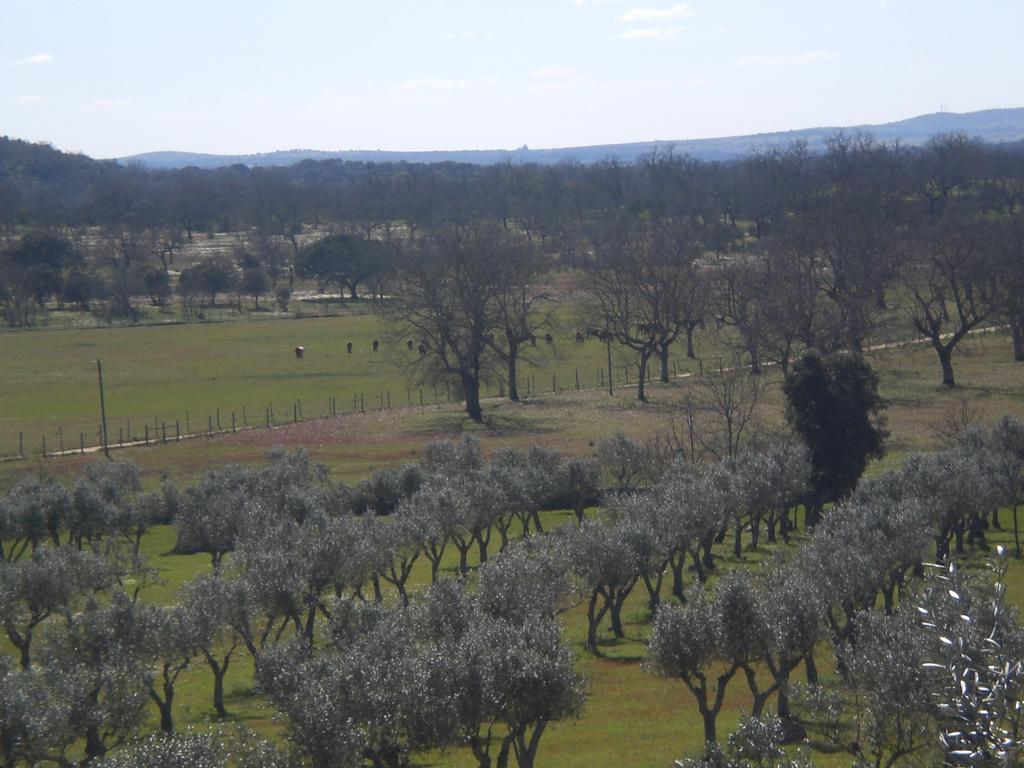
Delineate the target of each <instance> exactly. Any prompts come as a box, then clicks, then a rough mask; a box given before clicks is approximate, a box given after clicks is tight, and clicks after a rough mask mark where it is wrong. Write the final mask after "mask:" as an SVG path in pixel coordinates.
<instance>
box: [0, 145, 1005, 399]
mask: <svg viewBox="0 0 1024 768" xmlns="http://www.w3.org/2000/svg"><path fill="white" fill-rule="evenodd" d="M0 231H6V233H7V238H6V242H5V243H4V244H3V247H2V249H0V302H3V310H4V318H5V321H6V322H7V324H9V325H29V324H31V323H32V322H34V320H33V315H34V314H36V313H38V312H43V311H45V310H46V309H47V308H48V307H50V306H52V305H53V303H54V302H55V303H56V304H57V306H64V305H65V304H72V305H77V306H78V307H79V308H80V309H83V310H88V309H90V308H92V309H93V311H99V312H101V313H102V314H103V315H105V316H106V317H108V318H109V317H114V316H117V317H127V318H129V319H133V320H134V319H137V318H138V311H137V308H138V304H139V297H142V296H148V297H150V299H151V300H152V302H153V304H154V305H157V306H163V305H166V304H167V302H168V301H169V300H170V299H171V297H172V296H173V295H174V294H175V292H176V293H177V294H178V295H179V296H180V297H181V299H182V307H183V313H184V314H185V315H188V314H190V312H191V310H192V309H193V306H194V305H196V307H197V312H201V311H202V310H203V308H204V306H205V304H206V302H207V301H208V302H209V303H210V304H211V305H212V304H215V303H216V299H217V296H218V294H220V295H232V294H233V295H234V296H235V299H236V301H237V304H238V305H239V306H241V303H242V297H243V296H246V297H252V299H253V301H254V305H255V307H256V308H258V307H259V300H260V297H261V296H275V297H276V299H277V301H278V305H279V307H280V308H281V309H282V310H284V309H286V308H287V303H288V298H289V296H290V291H291V289H292V288H293V287H294V280H295V278H296V277H300V278H315V279H316V281H317V283H318V284H319V285H320V287H322V288H324V287H328V286H337V288H338V290H341V291H348V292H349V293H350V294H351V295H352V296H353V297H355V296H356V292H357V287H358V286H360V285H362V286H364V287H365V288H366V289H367V290H368V291H369V292H371V294H373V295H375V296H378V297H379V296H383V295H388V296H389V297H390V298H391V299H392V301H390V302H389V304H391V305H393V310H394V311H393V313H392V319H394V320H396V321H397V322H396V323H395V324H394V325H395V326H396V327H400V329H401V332H402V333H403V336H402V338H406V339H411V338H417V339H419V340H420V342H421V343H422V346H423V349H424V350H432V353H431V354H428V355H425V356H424V359H425V360H426V361H434V360H436V359H437V358H438V354H437V353H438V352H440V351H442V350H443V351H444V355H443V357H444V358H445V359H443V360H441V365H440V367H441V369H443V374H444V376H447V377H449V378H452V379H453V380H454V379H455V378H457V379H459V380H460V381H461V383H462V386H463V388H464V391H466V392H467V393H469V394H471V393H472V392H474V391H476V390H477V389H478V387H479V383H480V381H481V380H483V379H486V378H487V377H488V375H489V372H490V371H493V370H495V369H496V368H502V367H506V364H507V368H508V373H509V381H510V382H512V381H514V375H513V370H514V367H515V359H516V357H517V354H518V353H517V347H518V345H520V344H522V342H523V341H525V340H527V339H530V338H531V337H533V336H535V335H536V334H537V333H538V331H539V332H540V333H544V328H543V326H544V318H543V314H544V313H543V312H541V311H540V307H541V306H542V301H543V300H546V299H547V298H548V296H547V295H546V293H545V291H544V285H545V282H546V281H547V274H548V273H549V272H550V271H551V270H554V269H559V268H581V269H582V271H583V277H582V279H581V281H580V283H579V284H580V285H581V286H582V287H583V288H584V293H585V295H586V301H584V302H583V304H585V305H586V306H582V307H581V308H582V309H583V314H584V315H585V316H586V319H585V322H586V326H587V327H586V330H587V331H588V332H591V333H592V335H597V336H599V337H608V338H612V339H614V340H615V341H617V342H618V343H620V344H623V345H625V346H627V347H629V348H631V349H633V350H634V351H636V352H637V354H638V357H639V366H640V370H639V372H638V375H639V380H641V381H642V380H643V378H644V377H643V373H644V368H645V366H646V364H647V361H648V360H649V359H651V358H652V356H656V357H657V358H659V359H660V360H661V362H662V378H663V379H664V380H667V372H666V371H667V359H668V349H669V346H670V345H671V344H673V343H675V341H676V339H677V338H680V336H682V338H685V339H686V340H687V342H688V352H690V353H691V354H692V333H693V329H694V328H695V327H698V326H706V325H707V323H708V322H709V321H712V322H713V323H714V327H715V328H716V329H721V328H728V329H730V333H729V334H728V338H727V339H724V343H727V344H731V345H733V346H734V347H735V348H736V350H737V351H738V352H740V353H742V354H743V356H744V357H745V358H747V359H748V360H749V364H750V366H751V368H753V369H754V370H757V369H758V368H759V367H760V365H761V364H762V363H776V364H778V365H779V366H780V367H781V368H782V370H784V371H785V370H786V369H787V368H788V365H789V362H790V361H791V360H792V359H794V358H795V356H796V355H798V354H799V353H800V351H801V350H804V349H817V350H819V351H821V352H823V353H830V352H834V351H837V350H844V349H845V350H853V351H857V352H859V351H863V350H864V349H865V348H866V347H870V346H871V345H873V344H877V343H879V342H880V341H885V340H886V339H885V337H883V336H881V335H880V333H879V329H880V328H881V326H882V325H883V324H884V323H891V322H894V321H897V320H899V318H905V322H904V321H901V322H903V324H905V325H906V326H908V328H907V330H908V331H910V332H912V333H913V334H915V335H917V336H918V337H921V338H924V339H926V340H927V341H928V342H929V343H930V344H931V346H932V347H933V348H934V351H935V353H936V355H937V356H938V358H939V362H940V364H941V367H942V376H943V382H944V383H945V384H946V385H948V386H952V385H954V383H955V379H954V374H953V367H952V355H953V351H954V349H955V348H956V346H957V344H958V343H959V342H960V341H961V340H962V339H963V338H964V337H965V336H966V335H967V334H968V333H970V332H972V331H974V330H976V329H979V328H982V327H985V326H986V325H1008V326H1009V328H1010V330H1011V332H1012V336H1013V342H1014V356H1015V359H1017V360H1024V151H1022V150H1021V149H1019V148H1014V147H1012V146H1009V145H986V144H982V143H979V142H976V141H973V140H971V139H968V138H967V137H966V136H965V135H964V134H940V135H937V136H935V137H933V138H932V139H931V140H930V141H929V142H928V143H927V144H925V145H924V146H923V147H918V148H908V147H905V146H902V145H900V144H899V143H880V142H877V141H875V140H873V139H872V138H871V137H869V136H866V135H863V134H852V135H848V134H842V133H840V134H836V135H835V136H834V137H833V138H832V139H831V140H830V141H829V142H828V143H827V147H826V149H825V151H824V152H817V153H816V152H812V151H811V150H810V149H809V147H808V146H807V145H806V144H801V143H795V144H793V145H792V146H790V147H788V148H785V149H770V150H766V151H765V152H762V153H756V154H753V155H751V156H749V157H746V158H744V159H742V160H738V161H735V162H730V163H717V162H702V161H699V160H695V159H693V158H692V157H689V156H685V155H679V154H676V153H675V152H673V151H672V150H670V149H666V150H657V151H654V152H652V153H651V154H649V155H647V156H645V157H644V158H642V159H641V160H640V161H638V162H636V163H633V164H624V163H621V162H618V161H615V160H607V161H603V162H599V163H594V164H591V165H580V164H574V163H564V164H559V165H554V166H545V165H515V164H511V163H505V164H499V165H493V166H477V165H469V164H456V163H439V164H404V163H398V164H374V163H359V162H344V161H337V160H325V161H320V162H313V161H306V162H302V163H299V164H297V165H294V166H290V167H275V168H248V167H246V166H243V165H236V166H231V167H228V168H221V169H214V170H200V169H198V168H184V169H181V170H174V171H152V170H145V169H144V168H142V167H132V166H129V167H121V166H119V165H117V164H114V163H109V162H96V161H92V160H89V159H88V158H85V157H82V156H76V155H66V154H63V153H60V152H57V151H56V150H54V149H52V148H50V147H47V146H42V145H32V144H27V143H25V142H20V141H12V140H9V139H2V140H0ZM225 232H230V233H234V234H235V235H236V243H235V246H234V252H233V254H231V255H228V254H224V253H221V254H218V255H213V256H209V255H208V256H207V258H206V259H205V260H201V261H200V263H197V264H193V265H189V266H186V267H185V268H182V267H181V265H175V263H174V255H175V252H176V251H177V250H178V249H180V248H182V247H183V245H184V244H185V243H186V242H187V241H191V240H193V239H194V238H196V237H197V236H199V235H203V236H213V235H214V234H215V233H225ZM328 236H329V237H328ZM172 267H173V268H172ZM284 281H287V282H284ZM93 304H95V305H96V306H95V307H93V306H92V305H93ZM425 313H426V314H425ZM426 316H429V317H430V318H432V319H431V321H430V322H427V321H425V320H424V317H426ZM453 318H454V319H455V320H456V321H457V322H451V320H452V319H453ZM469 320H472V322H469ZM901 335H902V334H901ZM453 350H458V354H455V353H454V352H453ZM510 396H512V397H514V391H513V388H512V386H511V383H510ZM638 396H639V397H641V398H643V396H644V395H643V389H642V387H641V388H639V389H638ZM470 400H472V398H470V399H469V400H467V403H469V401H470ZM469 410H470V412H471V413H474V411H475V409H472V408H470V409H469Z"/></svg>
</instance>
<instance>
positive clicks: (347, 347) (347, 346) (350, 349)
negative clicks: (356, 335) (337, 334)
mask: <svg viewBox="0 0 1024 768" xmlns="http://www.w3.org/2000/svg"><path fill="white" fill-rule="evenodd" d="M345 349H346V350H348V353H349V354H350V355H351V354H352V342H351V341H350V342H349V343H348V344H346V345H345Z"/></svg>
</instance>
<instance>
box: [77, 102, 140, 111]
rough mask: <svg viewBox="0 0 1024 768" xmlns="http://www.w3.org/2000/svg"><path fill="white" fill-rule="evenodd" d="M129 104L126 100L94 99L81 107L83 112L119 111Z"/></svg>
mask: <svg viewBox="0 0 1024 768" xmlns="http://www.w3.org/2000/svg"><path fill="white" fill-rule="evenodd" d="M130 103H131V102H130V101H128V99H96V100H95V101H90V102H89V103H88V104H86V105H85V107H83V109H85V110H89V111H91V110H101V109H119V108H121V107H127V106H128V105H129V104H130Z"/></svg>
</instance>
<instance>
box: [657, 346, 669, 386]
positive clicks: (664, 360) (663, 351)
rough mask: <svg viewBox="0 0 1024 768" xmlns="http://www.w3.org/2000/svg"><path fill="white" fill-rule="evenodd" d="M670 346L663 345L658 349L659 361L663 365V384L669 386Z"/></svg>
mask: <svg viewBox="0 0 1024 768" xmlns="http://www.w3.org/2000/svg"><path fill="white" fill-rule="evenodd" d="M668 346H669V345H668V344H661V345H660V347H659V349H658V360H659V362H660V363H661V377H660V378H661V383H662V384H668V381H669V376H668Z"/></svg>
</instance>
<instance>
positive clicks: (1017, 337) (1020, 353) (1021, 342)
mask: <svg viewBox="0 0 1024 768" xmlns="http://www.w3.org/2000/svg"><path fill="white" fill-rule="evenodd" d="M1010 336H1011V337H1012V338H1013V361H1014V362H1015V363H1024V314H1022V313H1020V312H1011V313H1010Z"/></svg>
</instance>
